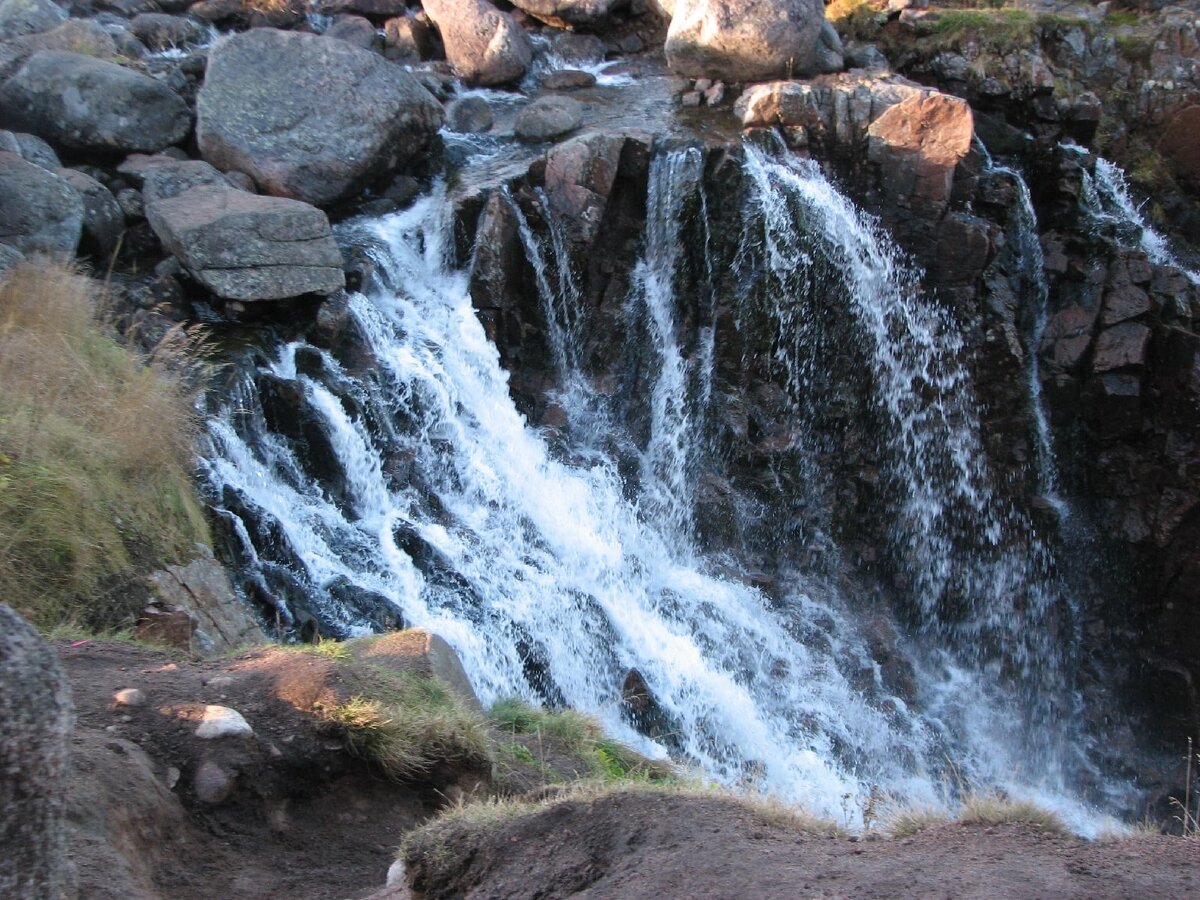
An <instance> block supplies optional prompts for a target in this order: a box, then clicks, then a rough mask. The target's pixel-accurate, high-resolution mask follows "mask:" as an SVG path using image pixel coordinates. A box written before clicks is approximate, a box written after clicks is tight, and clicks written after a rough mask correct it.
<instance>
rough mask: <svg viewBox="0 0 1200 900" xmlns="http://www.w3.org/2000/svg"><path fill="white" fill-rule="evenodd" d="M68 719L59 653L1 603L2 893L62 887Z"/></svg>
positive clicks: (24, 896) (20, 899)
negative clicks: (56, 653) (57, 654)
mask: <svg viewBox="0 0 1200 900" xmlns="http://www.w3.org/2000/svg"><path fill="white" fill-rule="evenodd" d="M72 721H73V714H72V706H71V690H70V686H69V685H68V683H67V679H66V676H65V675H64V674H63V671H62V667H61V666H60V665H59V662H58V657H57V656H56V655H55V653H54V651H53V650H51V649H50V647H48V646H47V645H46V642H45V641H43V640H42V638H41V636H40V635H39V634H38V633H37V632H36V631H34V629H33V627H32V626H31V625H29V623H28V622H26V621H25V620H24V619H22V618H21V617H20V616H19V615H17V614H16V613H15V612H14V611H13V610H12V609H11V608H10V607H8V606H6V605H4V604H3V603H0V847H3V848H4V852H3V853H0V896H4V897H11V898H13V900H42V898H58V897H61V896H63V895H64V894H65V892H66V889H67V887H68V872H67V848H66V844H65V840H64V838H65V833H64V830H63V810H64V802H65V795H66V775H67V760H68V752H69V748H70V741H71V728H72Z"/></svg>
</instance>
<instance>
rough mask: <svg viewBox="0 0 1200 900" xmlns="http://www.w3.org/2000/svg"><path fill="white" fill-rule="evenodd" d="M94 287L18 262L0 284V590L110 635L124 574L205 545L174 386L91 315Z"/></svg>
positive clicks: (46, 624) (51, 268) (22, 605)
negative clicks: (109, 631)
mask: <svg viewBox="0 0 1200 900" xmlns="http://www.w3.org/2000/svg"><path fill="white" fill-rule="evenodd" d="M98 303H99V288H98V285H97V284H96V283H95V282H93V281H92V280H90V279H88V278H85V277H83V276H82V275H80V274H78V273H77V272H75V271H73V270H72V269H70V268H66V267H63V266H59V265H56V264H51V263H48V262H36V261H28V262H24V263H22V264H20V265H19V266H17V267H15V268H14V269H12V270H11V271H10V272H9V274H8V276H7V278H6V279H4V281H3V282H2V283H0V596H3V597H4V598H5V600H6V601H7V602H8V603H9V604H10V605H12V606H13V607H15V608H16V609H17V610H18V611H19V612H20V613H21V614H22V615H24V616H26V617H27V618H28V619H30V620H31V621H32V622H33V623H34V624H35V625H37V626H38V627H40V628H42V629H49V628H53V627H55V626H57V625H61V624H63V623H74V624H77V625H80V626H83V627H85V628H88V629H91V630H94V631H105V630H111V629H119V628H121V627H123V626H125V625H128V624H129V623H130V622H131V621H132V617H133V615H135V614H136V612H137V611H138V609H140V600H139V598H138V597H137V596H136V592H132V591H130V590H128V588H129V585H130V583H131V580H132V579H134V578H137V577H139V576H140V575H141V574H143V573H144V572H146V571H150V570H151V569H153V568H160V567H161V566H162V565H164V564H167V563H173V562H182V561H184V560H185V559H187V558H190V557H191V556H193V555H195V544H196V543H205V544H207V543H208V542H209V534H208V527H207V523H206V521H205V517H204V512H203V509H202V507H201V505H200V503H199V500H198V499H197V497H196V494H195V489H194V486H193V483H192V478H191V467H192V440H193V437H194V434H195V428H196V422H195V418H194V416H193V413H192V408H191V398H190V395H189V392H188V390H187V389H186V388H185V387H184V385H183V384H182V382H181V380H180V379H178V378H176V377H173V376H171V375H169V374H168V373H167V372H166V371H165V369H164V368H163V367H162V366H148V365H145V364H144V363H143V362H142V360H141V359H139V358H138V357H137V356H136V355H135V354H134V353H133V352H132V351H130V350H128V349H127V348H125V347H124V346H122V345H121V344H119V343H118V342H117V341H116V340H115V339H114V338H113V337H112V336H111V335H110V334H108V332H107V331H106V329H105V328H104V327H103V326H102V324H101V323H100V321H99V319H98V317H97V313H96V310H97V307H98Z"/></svg>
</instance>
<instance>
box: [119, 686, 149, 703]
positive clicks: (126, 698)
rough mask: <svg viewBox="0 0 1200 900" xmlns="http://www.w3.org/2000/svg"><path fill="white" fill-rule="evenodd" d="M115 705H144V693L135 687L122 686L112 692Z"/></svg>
mask: <svg viewBox="0 0 1200 900" xmlns="http://www.w3.org/2000/svg"><path fill="white" fill-rule="evenodd" d="M113 702H114V703H116V704H117V706H145V705H146V695H145V694H144V693H142V692H141V691H140V690H138V689H137V688H124V689H122V690H119V691H117V692H116V693H115V694H113Z"/></svg>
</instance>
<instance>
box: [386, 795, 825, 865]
mask: <svg viewBox="0 0 1200 900" xmlns="http://www.w3.org/2000/svg"><path fill="white" fill-rule="evenodd" d="M621 794H658V795H664V796H671V797H682V798H686V799H694V800H713V799H719V800H725V801H728V802H729V803H731V804H733V805H735V806H738V807H740V808H742V809H743V810H744V811H745V812H746V813H748V814H749V815H750V816H751V817H752V818H753V819H754V820H756V821H757V822H758V824H760V825H762V826H764V827H766V828H773V829H779V830H781V831H787V832H791V833H800V834H807V835H812V836H814V837H844V836H845V832H844V831H843V830H842V829H841V828H839V827H838V826H837V825H836V824H835V823H833V822H831V821H829V820H827V819H823V818H820V817H818V816H814V815H812V814H810V813H807V812H805V811H804V810H803V809H799V808H797V807H795V806H791V805H789V804H786V803H784V802H783V801H781V800H779V799H777V798H775V797H770V796H765V795H761V794H746V793H740V792H735V791H731V790H728V789H726V788H721V787H716V786H713V785H708V784H702V783H699V782H687V781H660V782H650V781H637V780H625V781H619V782H614V781H604V780H591V781H581V782H578V783H576V784H574V785H571V786H570V787H569V788H566V789H563V790H560V791H558V792H556V793H554V794H552V795H550V796H548V797H545V798H543V799H540V800H536V801H532V802H531V801H529V800H522V799H520V798H495V797H493V798H489V799H487V800H482V801H475V802H470V803H462V804H458V805H455V806H451V807H448V808H447V809H445V810H443V811H442V812H441V813H440V814H439V815H438V816H437V817H436V818H435V819H433V820H431V821H430V822H427V823H426V824H424V825H422V826H421V827H420V828H418V829H416V830H414V831H411V832H409V833H408V834H407V835H406V836H405V839H404V843H403V845H402V846H401V847H400V849H399V852H398V854H397V858H399V859H401V860H405V861H407V862H412V861H414V860H415V859H416V858H425V859H433V860H436V859H437V858H438V857H440V856H442V855H444V854H445V853H446V852H447V848H448V846H449V845H450V843H451V839H452V838H453V837H455V836H457V835H461V834H462V833H463V832H479V831H485V830H488V829H491V828H494V827H496V826H497V825H500V824H503V823H505V822H511V821H513V820H514V819H520V818H524V817H527V816H532V815H536V814H538V813H540V812H543V811H545V810H547V809H550V808H552V807H555V806H558V805H561V804H564V803H595V802H597V801H600V800H604V799H606V798H610V797H613V796H617V795H621Z"/></svg>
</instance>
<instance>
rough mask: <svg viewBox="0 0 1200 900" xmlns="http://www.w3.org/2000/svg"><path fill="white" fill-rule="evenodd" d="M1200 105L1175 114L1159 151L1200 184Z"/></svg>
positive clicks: (1161, 140) (1161, 141)
mask: <svg viewBox="0 0 1200 900" xmlns="http://www.w3.org/2000/svg"><path fill="white" fill-rule="evenodd" d="M1198 134H1200V105H1195V106H1187V107H1184V108H1183V109H1181V110H1179V111H1178V112H1177V113H1175V115H1174V116H1172V117H1171V119H1170V120H1169V121H1168V122H1167V125H1166V128H1164V129H1163V132H1162V137H1161V138H1159V140H1158V151H1159V152H1160V153H1162V154H1163V155H1164V156H1168V157H1170V158H1171V160H1172V161H1173V162H1174V163H1175V165H1176V166H1178V167H1179V169H1180V170H1181V171H1182V172H1183V173H1184V174H1186V175H1187V176H1188V177H1189V178H1192V179H1194V180H1196V181H1198V182H1200V140H1197V139H1196V137H1197V135H1198Z"/></svg>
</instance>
